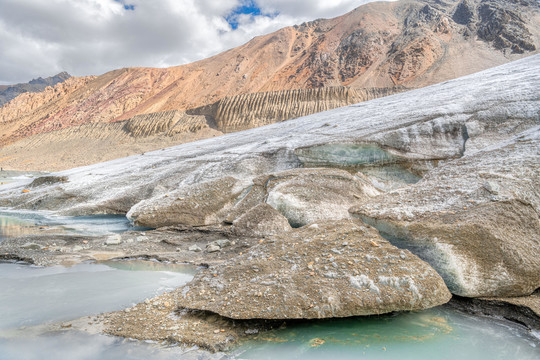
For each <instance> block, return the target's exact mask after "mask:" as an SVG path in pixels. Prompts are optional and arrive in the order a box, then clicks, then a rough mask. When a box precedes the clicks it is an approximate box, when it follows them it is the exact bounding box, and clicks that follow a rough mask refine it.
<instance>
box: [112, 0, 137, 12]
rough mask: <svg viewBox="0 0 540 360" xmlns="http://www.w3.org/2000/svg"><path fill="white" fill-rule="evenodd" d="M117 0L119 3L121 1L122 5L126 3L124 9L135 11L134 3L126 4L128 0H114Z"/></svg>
mask: <svg viewBox="0 0 540 360" xmlns="http://www.w3.org/2000/svg"><path fill="white" fill-rule="evenodd" d="M114 1H116V2H117V3H120V4H122V5H124V9H126V10H130V11H135V5H133V4H126V1H125V0H114Z"/></svg>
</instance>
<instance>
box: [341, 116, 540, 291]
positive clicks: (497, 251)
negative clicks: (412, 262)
mask: <svg viewBox="0 0 540 360" xmlns="http://www.w3.org/2000/svg"><path fill="white" fill-rule="evenodd" d="M538 149H540V129H539V128H538V127H537V128H536V129H534V128H533V129H532V130H530V131H528V132H526V133H524V134H522V135H520V136H518V137H516V138H514V139H513V140H509V141H505V142H502V143H501V144H499V145H497V146H493V147H491V148H486V149H485V150H483V151H480V152H477V153H473V154H471V155H469V156H465V157H463V158H461V159H459V160H455V161H452V162H449V163H446V164H443V165H442V166H440V167H439V168H437V169H435V170H432V171H431V172H430V173H429V174H428V175H427V176H425V177H424V179H422V180H421V181H420V182H418V183H417V184H415V185H411V186H410V187H408V188H403V189H399V190H396V191H393V192H390V193H387V194H384V195H381V196H378V197H376V198H373V199H371V200H370V201H361V205H359V206H357V207H355V208H353V209H351V212H352V213H353V214H354V215H355V216H358V217H360V218H361V219H363V220H364V221H365V222H367V223H368V224H370V225H373V226H375V227H377V228H378V229H379V230H380V231H381V233H382V234H383V235H384V236H386V237H387V238H388V239H390V240H391V241H392V242H393V243H394V244H396V245H398V246H400V247H404V248H408V249H410V250H411V251H413V252H414V253H416V254H417V255H418V256H420V257H421V258H422V259H424V260H425V261H427V262H428V263H430V264H431V265H432V266H433V267H434V268H435V269H436V270H437V271H438V272H439V273H440V274H441V275H442V277H443V278H444V279H445V281H446V283H447V285H448V287H449V289H450V290H451V291H452V293H454V294H457V295H461V296H467V297H491V296H521V295H528V294H530V293H532V292H533V291H534V290H535V289H537V288H539V287H540V217H539V214H540V153H539V152H538Z"/></svg>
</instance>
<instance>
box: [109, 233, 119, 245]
mask: <svg viewBox="0 0 540 360" xmlns="http://www.w3.org/2000/svg"><path fill="white" fill-rule="evenodd" d="M121 243H122V238H121V237H120V235H113V236H111V237H109V238H108V239H107V240H106V241H105V245H120V244H121Z"/></svg>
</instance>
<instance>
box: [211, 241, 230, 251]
mask: <svg viewBox="0 0 540 360" xmlns="http://www.w3.org/2000/svg"><path fill="white" fill-rule="evenodd" d="M212 244H214V245H217V246H219V247H220V248H222V249H223V248H226V247H229V246H231V241H230V240H228V239H219V240H216V241H213V242H212Z"/></svg>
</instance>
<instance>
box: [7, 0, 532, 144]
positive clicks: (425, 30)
mask: <svg viewBox="0 0 540 360" xmlns="http://www.w3.org/2000/svg"><path fill="white" fill-rule="evenodd" d="M539 8H540V5H539V4H538V2H537V1H534V0H520V1H516V0H500V1H495V0H459V1H458V0H446V1H443V0H438V1H423V0H402V1H398V2H390V3H388V2H385V3H370V4H368V5H364V6H361V7H359V8H358V9H356V10H354V11H352V12H350V13H348V14H346V15H343V16H341V17H338V18H334V19H329V20H316V21H313V22H310V23H305V24H302V25H299V26H294V27H288V28H284V29H281V30H279V31H277V32H275V33H272V34H269V35H265V36H260V37H257V38H254V39H253V40H251V41H250V42H248V43H246V44H244V45H242V46H240V47H237V48H234V49H231V50H229V51H226V52H224V53H221V54H219V55H216V56H214V57H211V58H209V59H205V60H202V61H198V62H195V63H192V64H188V65H183V66H177V67H172V68H168V69H151V68H130V69H121V70H115V71H112V72H109V73H107V74H104V75H101V76H99V77H88V78H76V79H73V78H72V79H69V80H68V81H66V82H65V83H63V84H60V85H58V86H56V87H55V88H53V89H51V90H49V93H47V94H46V95H44V94H43V93H40V94H24V95H21V96H19V97H17V98H15V99H14V100H12V101H11V102H10V103H8V104H6V105H5V106H3V107H2V108H0V133H1V135H2V137H1V140H0V145H3V146H5V145H6V144H9V143H13V142H14V141H16V140H19V139H22V138H25V137H28V136H31V135H36V134H40V133H44V132H49V131H52V130H58V129H65V128H68V127H71V126H78V125H83V124H88V123H96V122H114V121H121V120H127V119H130V118H132V117H133V116H135V115H139V114H145V113H153V112H160V111H167V110H187V109H193V108H197V107H200V106H204V105H207V104H211V103H214V102H216V101H218V100H220V99H222V98H224V97H226V96H232V95H237V94H247V93H252V92H258V91H272V90H287V89H313V88H320V87H328V86H333V87H335V86H347V87H352V88H365V87H391V86H395V85H400V86H406V87H420V86H425V85H428V84H432V83H436V82H440V81H444V80H447V79H450V78H454V77H457V76H461V75H465V74H468V73H472V72H475V71H479V70H482V69H485V68H488V67H491V66H495V65H498V64H502V63H505V62H508V61H510V60H514V59H517V58H519V57H522V56H526V55H529V54H532V53H535V52H537V49H538V48H539V47H540V15H539V12H540V9H539ZM289 117H290V116H286V117H284V118H289ZM243 121H244V120H243ZM266 122H268V121H266ZM259 123H265V121H259ZM255 125H258V124H253V126H255ZM246 127H250V125H249V124H243V125H242V126H241V127H240V128H246Z"/></svg>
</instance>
